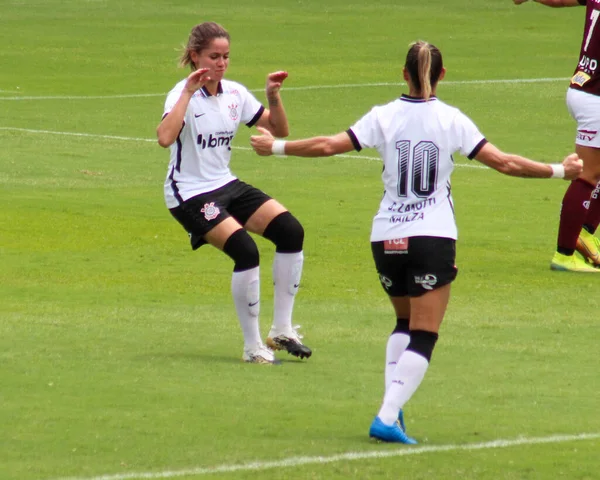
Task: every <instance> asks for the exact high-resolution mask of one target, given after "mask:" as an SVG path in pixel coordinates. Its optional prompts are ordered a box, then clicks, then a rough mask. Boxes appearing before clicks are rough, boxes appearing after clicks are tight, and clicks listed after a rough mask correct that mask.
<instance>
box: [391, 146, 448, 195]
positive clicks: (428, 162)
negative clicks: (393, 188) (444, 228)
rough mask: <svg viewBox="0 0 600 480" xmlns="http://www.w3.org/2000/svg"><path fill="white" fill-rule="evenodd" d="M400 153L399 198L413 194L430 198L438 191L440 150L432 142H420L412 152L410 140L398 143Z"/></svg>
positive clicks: (397, 147) (397, 148)
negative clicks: (409, 191)
mask: <svg viewBox="0 0 600 480" xmlns="http://www.w3.org/2000/svg"><path fill="white" fill-rule="evenodd" d="M396 150H397V151H398V196H399V197H400V198H404V197H408V196H409V193H408V189H409V183H410V190H411V192H412V193H413V194H414V195H415V196H416V197H419V198H427V197H429V196H430V195H431V194H432V193H433V192H434V191H435V189H436V181H437V172H438V168H439V159H440V149H439V148H438V147H437V145H436V144H435V143H433V142H430V141H426V140H423V141H420V142H419V143H417V144H416V145H415V146H414V147H413V148H412V151H411V147H410V140H400V141H398V142H396Z"/></svg>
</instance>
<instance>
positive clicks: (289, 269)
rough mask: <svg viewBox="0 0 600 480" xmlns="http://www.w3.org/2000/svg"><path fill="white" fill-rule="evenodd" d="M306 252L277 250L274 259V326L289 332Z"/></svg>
mask: <svg viewBox="0 0 600 480" xmlns="http://www.w3.org/2000/svg"><path fill="white" fill-rule="evenodd" d="M303 263H304V254H303V253H302V252H297V253H278V252H275V258H274V260H273V284H274V285H275V295H274V297H275V298H274V307H273V328H274V329H275V330H277V331H278V332H279V331H283V332H288V331H290V330H291V328H292V310H293V309H294V299H295V298H296V293H298V286H299V285H300V278H301V277H302V265H303Z"/></svg>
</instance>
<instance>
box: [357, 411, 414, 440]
mask: <svg viewBox="0 0 600 480" xmlns="http://www.w3.org/2000/svg"><path fill="white" fill-rule="evenodd" d="M369 436H370V437H371V438H376V439H377V440H381V441H382V442H391V443H404V444H406V445H416V444H417V441H416V440H415V439H414V438H410V437H409V436H408V435H406V433H404V432H403V431H402V429H401V428H400V426H399V425H398V423H396V422H395V423H394V424H393V425H392V426H388V425H386V424H385V423H383V422H382V421H381V419H380V418H379V417H375V420H373V423H371V428H370V429H369Z"/></svg>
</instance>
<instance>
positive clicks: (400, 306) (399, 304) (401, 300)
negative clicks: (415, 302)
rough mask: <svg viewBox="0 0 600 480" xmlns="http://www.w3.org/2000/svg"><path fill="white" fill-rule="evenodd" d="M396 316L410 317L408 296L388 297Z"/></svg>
mask: <svg viewBox="0 0 600 480" xmlns="http://www.w3.org/2000/svg"><path fill="white" fill-rule="evenodd" d="M390 301H391V302H392V306H393V307H394V313H395V314H396V318H410V297H390Z"/></svg>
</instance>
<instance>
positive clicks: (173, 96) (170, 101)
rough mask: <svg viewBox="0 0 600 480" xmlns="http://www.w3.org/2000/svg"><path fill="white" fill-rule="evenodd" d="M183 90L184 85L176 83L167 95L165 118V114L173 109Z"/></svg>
mask: <svg viewBox="0 0 600 480" xmlns="http://www.w3.org/2000/svg"><path fill="white" fill-rule="evenodd" d="M182 91H183V87H182V86H180V85H176V86H175V87H174V88H173V89H172V90H171V91H170V92H169V93H168V95H167V99H166V100H165V109H164V111H163V118H165V115H167V113H169V112H170V111H171V110H173V107H174V106H175V104H176V103H177V100H179V97H181V92H182Z"/></svg>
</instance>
